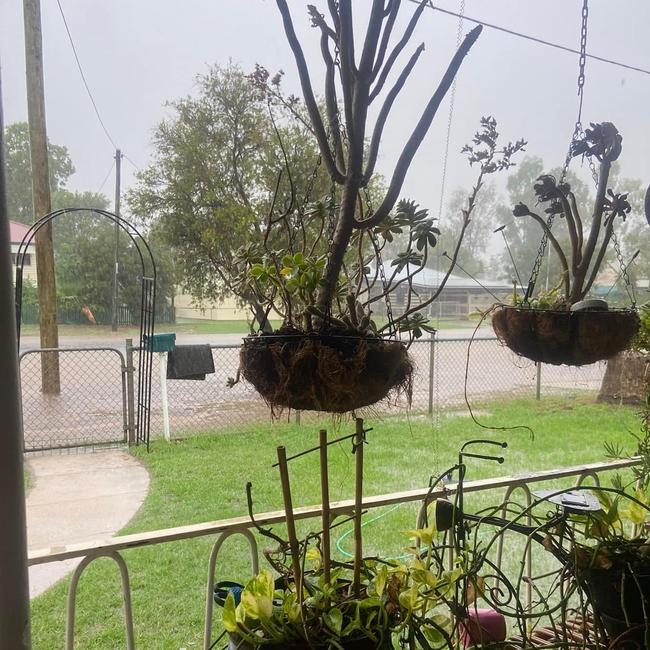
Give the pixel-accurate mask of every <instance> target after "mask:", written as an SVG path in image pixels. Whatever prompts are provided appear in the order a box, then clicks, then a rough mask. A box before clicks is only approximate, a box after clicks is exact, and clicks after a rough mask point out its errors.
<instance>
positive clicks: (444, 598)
mask: <svg viewBox="0 0 650 650" xmlns="http://www.w3.org/2000/svg"><path fill="white" fill-rule="evenodd" d="M366 433H367V430H365V429H364V428H363V421H362V420H360V419H357V420H356V430H355V433H354V434H352V435H348V436H343V437H340V438H338V439H336V440H331V441H328V438H327V433H326V432H325V431H321V434H320V444H319V446H317V447H315V448H314V449H311V450H308V451H306V452H301V453H299V454H297V455H296V456H294V457H287V455H286V451H285V449H284V447H278V463H277V466H278V468H279V472H280V478H281V483H282V493H283V498H284V505H285V514H286V524H287V539H286V540H285V539H283V538H281V537H279V536H277V535H276V534H275V533H274V532H273V531H271V530H269V529H265V528H262V527H261V526H260V525H259V524H258V523H257V522H256V520H255V516H254V514H253V502H252V486H251V484H250V483H249V484H248V486H247V496H248V508H249V515H250V517H251V521H252V522H253V524H254V526H255V527H256V529H257V531H258V532H259V533H261V534H262V535H263V536H265V537H267V538H269V539H272V540H273V541H274V543H275V544H276V547H275V548H274V549H273V550H267V551H265V556H266V558H267V560H268V561H269V563H270V565H271V566H272V568H273V569H274V572H275V576H277V577H275V576H274V574H273V573H272V572H271V571H269V570H263V571H261V572H260V573H259V574H258V575H256V576H253V577H252V578H251V580H250V581H249V582H248V583H247V584H246V585H245V586H242V587H238V586H236V585H234V583H230V582H226V583H219V584H218V585H217V586H216V590H217V591H218V592H219V598H218V599H217V598H215V600H217V602H219V603H220V604H222V605H223V606H224V613H223V625H224V629H225V632H226V633H227V634H228V636H229V648H231V650H234V649H235V648H238V649H240V650H254V649H256V648H260V647H266V646H268V647H278V648H285V649H289V648H290V649H292V650H302V649H303V648H305V649H307V648H312V649H313V648H320V649H322V650H341V649H351V650H357V649H358V650H365V649H366V648H367V649H375V648H377V649H389V648H393V647H405V648H422V649H424V650H434V649H440V648H451V647H453V644H454V637H455V635H456V633H457V632H458V630H459V628H458V624H459V621H458V619H457V616H456V614H457V612H459V611H461V609H463V607H461V606H460V605H459V600H458V594H459V593H463V597H464V595H465V592H462V590H461V589H460V587H461V585H463V584H465V583H466V582H467V579H468V576H467V574H466V571H465V567H464V566H463V562H462V559H459V560H458V561H457V563H456V565H455V566H453V567H452V568H449V567H448V566H447V563H446V561H445V560H444V559H443V557H442V555H441V553H440V549H439V548H438V547H437V546H436V544H435V543H434V537H435V535H436V533H437V532H438V531H440V530H448V529H449V528H451V527H452V525H454V518H453V507H451V506H450V504H446V505H447V507H446V508H445V507H441V508H440V509H438V508H436V512H435V516H434V517H433V521H432V523H431V524H429V523H428V522H427V525H426V526H425V527H423V528H421V529H417V530H413V531H408V532H407V535H408V536H409V537H411V538H412V539H414V540H415V541H416V543H415V545H413V546H412V547H411V548H409V549H408V550H409V551H410V557H411V559H410V560H403V559H398V560H389V559H382V558H379V557H367V556H364V555H363V550H362V549H363V540H362V526H361V514H362V501H361V494H362V487H363V480H362V478H363V477H362V475H363V453H364V452H363V448H364V444H365V443H366V442H367V441H366ZM350 439H351V440H352V442H353V453H354V455H355V495H354V509H353V511H352V515H351V517H350V518H345V519H344V520H343V521H342V522H337V523H333V517H332V511H331V509H330V501H329V477H328V470H327V458H328V454H327V450H328V447H329V446H330V445H332V444H338V443H340V442H341V441H344V440H350ZM311 451H319V452H320V470H321V471H320V477H321V491H322V495H323V501H322V514H321V525H322V529H321V530H320V531H318V532H316V533H312V534H309V535H307V536H305V537H304V538H302V539H299V538H298V537H297V535H296V530H295V514H294V509H293V505H292V495H291V485H290V477H289V463H290V461H291V460H292V458H296V457H299V456H303V455H305V454H306V453H310V452H311ZM350 519H352V521H353V523H354V557H353V560H352V561H351V562H338V561H335V560H333V559H332V558H331V556H330V536H331V530H332V528H333V527H334V526H336V525H340V524H341V523H345V522H347V521H349V520H350ZM421 544H423V545H426V547H423V548H424V550H423V548H421ZM473 593H474V594H475V596H476V594H477V593H478V591H477V589H474V590H473Z"/></svg>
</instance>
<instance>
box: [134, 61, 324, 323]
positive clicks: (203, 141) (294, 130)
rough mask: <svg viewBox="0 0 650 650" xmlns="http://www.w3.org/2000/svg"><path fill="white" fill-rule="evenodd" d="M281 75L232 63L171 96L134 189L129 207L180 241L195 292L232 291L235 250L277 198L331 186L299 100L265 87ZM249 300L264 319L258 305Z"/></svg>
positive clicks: (176, 244) (282, 200)
mask: <svg viewBox="0 0 650 650" xmlns="http://www.w3.org/2000/svg"><path fill="white" fill-rule="evenodd" d="M280 79H281V75H278V76H275V77H273V78H270V77H269V75H268V73H267V72H266V71H265V70H264V69H263V68H261V67H258V68H257V69H256V71H255V81H256V83H253V81H254V80H253V79H251V78H250V77H249V76H247V75H246V74H245V73H244V71H243V70H242V69H241V68H240V67H239V66H237V65H235V64H232V63H230V64H228V65H227V66H225V67H220V66H216V65H215V66H213V67H211V68H210V69H209V70H208V72H207V73H206V74H205V75H199V76H198V77H197V82H198V87H199V93H198V96H196V97H186V98H184V99H181V100H179V101H175V102H172V103H171V104H170V106H171V108H172V109H173V112H174V114H173V116H172V117H171V118H170V119H168V120H166V121H164V122H162V123H161V124H159V125H158V127H157V129H156V131H155V135H154V155H153V162H152V163H151V164H150V165H149V167H148V168H147V169H145V170H144V171H143V172H141V173H140V174H139V175H138V185H137V187H136V188H135V189H133V190H131V191H130V192H129V193H128V195H127V202H128V205H129V207H130V209H131V211H132V212H133V213H134V214H135V215H137V217H138V218H139V219H140V220H141V221H142V222H144V223H146V224H155V228H156V229H157V231H158V232H159V233H160V236H161V237H162V238H163V239H164V240H165V241H166V242H167V244H168V245H169V246H171V247H172V248H173V250H174V256H175V259H176V265H177V271H178V277H179V281H180V282H181V284H182V285H183V287H184V288H185V289H186V290H187V291H188V292H189V293H190V294H191V295H192V296H193V298H194V299H195V300H196V301H197V302H202V301H217V300H219V299H221V298H223V297H224V296H225V295H228V294H229V293H230V290H231V286H232V283H233V282H234V281H235V280H234V276H235V275H236V273H235V270H236V268H235V267H236V262H235V252H236V251H237V250H238V249H240V248H242V247H245V246H248V245H249V244H250V243H251V242H252V241H261V240H262V237H263V231H264V229H265V228H266V219H267V214H268V213H269V210H270V207H271V204H272V202H275V205H276V206H287V205H288V204H289V203H290V202H291V200H292V198H293V199H295V201H298V202H303V203H304V202H306V201H312V200H313V201H316V200H317V199H320V198H322V197H323V196H325V195H327V194H328V193H329V191H330V182H329V178H328V176H327V173H326V171H325V169H324V168H323V167H322V166H321V165H320V164H319V163H320V157H319V152H318V149H317V146H316V142H315V139H314V137H313V136H312V134H311V131H310V128H309V127H308V126H307V124H306V122H305V120H304V119H300V113H299V110H300V109H299V108H296V106H295V104H296V101H297V100H296V101H294V100H291V99H290V100H289V101H291V102H292V104H293V105H292V106H291V109H289V108H288V107H287V106H285V105H283V104H282V103H280V102H274V101H272V99H271V98H270V97H269V96H268V95H267V94H266V93H264V92H261V91H260V82H263V83H267V82H268V83H269V85H270V86H271V87H273V88H276V89H277V88H279V84H280ZM283 169H284V170H287V171H285V173H284V174H283V175H282V177H279V176H278V173H279V171H280V170H283ZM276 189H277V193H276ZM273 236H274V237H284V238H286V237H289V238H291V237H299V236H300V233H299V232H289V233H287V232H284V231H283V232H281V233H277V232H276V233H274V235H273ZM248 302H249V304H250V306H251V307H252V309H253V313H254V316H255V317H256V318H257V320H258V322H261V319H262V317H263V315H262V312H261V310H260V308H259V305H257V304H256V303H255V301H254V300H253V298H252V297H249V300H248Z"/></svg>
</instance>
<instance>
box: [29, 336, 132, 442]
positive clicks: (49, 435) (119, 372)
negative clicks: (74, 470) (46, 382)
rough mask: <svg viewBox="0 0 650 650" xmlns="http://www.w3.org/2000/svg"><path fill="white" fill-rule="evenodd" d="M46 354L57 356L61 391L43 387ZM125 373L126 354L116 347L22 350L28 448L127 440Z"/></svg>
mask: <svg viewBox="0 0 650 650" xmlns="http://www.w3.org/2000/svg"><path fill="white" fill-rule="evenodd" d="M46 355H50V356H56V357H58V365H59V378H60V392H59V393H58V394H47V393H44V392H43V390H42V385H43V379H44V377H43V372H44V369H46V368H47V367H48V365H47V364H43V360H44V358H45V356H46ZM126 374H127V373H126V364H125V359H124V355H123V354H122V352H120V351H119V350H117V349H114V348H59V349H57V350H53V351H44V350H28V351H26V352H23V353H22V354H21V355H20V380H21V390H22V404H23V428H24V431H25V434H24V435H25V450H26V451H38V450H47V449H54V448H64V447H80V446H95V445H106V444H117V443H122V444H123V443H125V442H126V441H127V431H128V411H127V401H126V397H127V382H126ZM46 379H47V378H46Z"/></svg>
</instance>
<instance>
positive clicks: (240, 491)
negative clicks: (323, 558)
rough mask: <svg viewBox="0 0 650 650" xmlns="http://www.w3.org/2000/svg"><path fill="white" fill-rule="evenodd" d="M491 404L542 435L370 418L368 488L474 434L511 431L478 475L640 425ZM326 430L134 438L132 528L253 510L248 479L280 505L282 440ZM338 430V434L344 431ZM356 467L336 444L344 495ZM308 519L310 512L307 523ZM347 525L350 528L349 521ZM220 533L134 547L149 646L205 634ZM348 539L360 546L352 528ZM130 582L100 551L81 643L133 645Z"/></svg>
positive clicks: (397, 516)
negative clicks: (145, 474)
mask: <svg viewBox="0 0 650 650" xmlns="http://www.w3.org/2000/svg"><path fill="white" fill-rule="evenodd" d="M482 411H484V416H483V419H484V420H485V422H486V423H489V424H490V425H492V426H506V425H514V424H528V425H529V426H531V427H532V428H533V429H534V432H535V437H534V439H531V437H530V435H529V433H528V432H526V431H524V430H515V431H508V432H498V431H497V432H490V431H485V430H483V429H480V428H479V427H477V426H476V425H475V424H473V423H472V421H471V420H470V419H469V418H467V417H462V416H457V415H456V416H447V417H445V416H443V417H442V418H441V420H440V428H439V430H436V429H435V427H434V426H432V423H431V422H430V421H428V420H426V419H422V418H419V417H418V418H413V419H412V420H411V421H410V422H409V421H408V420H407V418H406V417H404V416H401V417H394V418H388V419H384V420H378V419H373V418H368V419H367V424H368V425H369V426H372V427H374V428H373V431H371V432H370V433H369V434H368V440H369V444H368V445H367V446H366V447H365V486H364V492H365V494H367V495H370V494H380V493H386V492H391V491H398V490H407V489H410V488H416V487H424V486H425V485H426V484H427V482H428V479H429V476H430V475H431V474H432V473H437V472H439V471H441V470H442V469H444V468H445V467H447V466H448V465H450V464H452V463H453V462H454V461H455V458H456V456H457V450H458V448H459V446H460V444H461V443H462V442H464V441H466V440H468V439H470V438H476V437H480V438H490V439H495V440H507V441H508V443H509V448H508V450H507V452H506V463H505V464H504V465H497V464H496V463H487V462H483V461H476V462H474V463H472V464H471V466H470V468H469V474H468V479H470V480H471V479H475V478H481V477H485V476H490V475H500V474H516V473H522V472H527V471H531V470H534V469H542V468H552V467H559V466H563V465H571V464H580V463H586V462H593V461H597V460H602V459H603V456H604V453H603V442H604V441H606V440H610V441H619V442H622V443H625V444H628V443H629V439H630V436H629V433H627V431H628V430H629V429H630V428H636V415H635V412H634V409H630V408H625V407H611V406H602V405H595V404H591V403H589V401H588V399H587V398H581V399H577V400H569V401H567V400H558V401H554V400H549V399H546V400H543V401H541V402H535V401H532V400H517V401H512V402H509V403H499V404H496V403H495V404H487V405H483V407H482ZM329 428H330V429H332V424H331V423H330V424H329ZM351 430H352V427H351V425H350V423H344V424H342V425H341V428H340V432H345V433H348V432H351ZM317 432H318V425H317V424H314V425H311V424H310V425H304V424H303V425H302V427H299V426H297V425H290V424H279V423H278V424H275V425H268V426H258V427H256V428H255V429H254V430H251V431H250V433H248V434H246V435H245V434H242V433H237V434H235V433H220V434H218V435H212V436H206V435H202V436H201V437H196V438H190V439H186V440H183V441H182V442H176V443H171V444H166V443H164V442H156V443H154V444H153V446H152V452H151V453H150V454H147V453H146V452H145V451H144V450H143V449H136V450H134V453H135V454H136V455H137V456H138V457H139V458H140V460H141V461H142V462H143V463H144V464H145V465H146V466H147V468H148V469H149V472H150V474H151V488H150V493H149V496H148V497H147V499H146V501H145V503H144V505H143V507H142V508H141V510H140V512H139V513H138V514H137V516H136V517H135V518H134V520H133V521H132V522H131V523H130V524H129V525H128V526H127V527H126V528H125V529H124V530H123V531H122V532H124V533H133V532H141V531H148V530H153V529H158V528H165V527H170V526H177V525H183V524H189V523H195V522H201V521H207V520H213V519H222V518H226V517H232V516H236V515H241V514H244V513H245V489H244V488H245V484H246V481H248V480H251V481H252V482H253V485H254V499H255V507H256V510H257V511H263V510H269V509H278V508H280V507H281V496H280V488H279V480H278V476H277V470H274V469H272V468H271V464H272V463H273V462H274V460H275V448H276V446H277V445H279V444H283V445H285V446H286V447H287V450H288V452H289V454H293V453H296V452H299V451H301V450H303V449H305V448H307V447H310V446H312V445H313V444H314V443H315V442H316V440H317ZM331 435H336V433H335V431H333V430H332V431H331ZM317 463H318V459H317V455H313V454H312V455H310V456H305V457H303V458H300V459H298V460H296V461H294V462H293V463H292V465H291V469H292V485H293V490H294V505H308V504H313V503H318V501H319V483H318V480H317V477H318V469H317ZM353 472H354V460H353V457H352V456H351V454H350V444H349V443H345V444H344V443H341V444H339V445H337V446H334V447H333V448H332V450H331V477H332V478H331V486H332V488H331V490H332V499H340V498H347V497H350V496H351V495H352V485H353ZM497 498H498V496H494V497H492V501H486V500H488V499H490V497H489V496H484V497H482V500H481V501H480V503H486V502H487V503H490V502H493V503H496V502H498V501H495V499H497ZM478 503H479V501H477V500H474V501H473V504H476V505H478ZM415 512H416V506H415V505H408V506H406V505H405V506H400V507H398V508H388V509H385V510H383V511H382V514H383V515H384V516H383V517H382V518H381V519H379V520H377V521H373V522H371V523H369V524H368V525H367V526H366V528H365V538H364V539H365V545H366V550H367V551H368V552H370V553H373V552H380V553H382V554H383V555H384V556H393V555H395V554H399V553H400V552H401V548H402V547H403V546H404V545H405V544H406V538H405V537H403V536H402V535H401V533H400V531H403V530H405V529H407V528H412V527H413V524H414V518H415ZM376 514H377V512H373V513H372V515H370V516H368V518H370V517H373V518H374V516H375V515H376ZM307 525H308V524H307V523H304V524H303V528H304V527H306V526H307ZM340 532H341V534H342V533H344V532H345V527H343V528H342V529H341V530H340ZM213 542H214V540H213V539H195V540H188V541H183V542H173V543H169V544H165V545H160V546H152V547H146V548H142V549H135V550H131V551H127V552H125V553H124V555H125V557H126V560H127V563H128V566H129V570H130V574H131V581H132V582H131V584H132V593H133V607H134V612H135V631H136V636H137V646H138V648H142V649H143V650H149V649H154V650H159V649H161V650H167V649H169V650H179V649H180V648H185V649H187V650H189V649H190V648H199V647H200V646H201V638H202V628H203V606H204V605H203V603H204V600H203V599H204V593H205V578H206V568H207V558H208V555H209V552H210V548H211V544H212V543H213ZM340 545H341V548H342V549H343V550H349V548H350V539H349V537H347V538H345V539H343V540H342V541H341V544H340ZM261 546H262V548H263V547H264V546H265V544H264V543H262V545H261ZM248 571H249V569H248V566H247V562H246V551H245V549H244V547H243V546H242V544H241V542H239V541H238V540H237V537H235V538H233V539H232V540H230V541H229V542H228V543H226V545H225V546H224V549H223V556H222V558H221V560H220V563H219V565H218V567H217V572H218V578H217V579H227V578H228V579H240V580H245V579H246V576H247V574H248ZM118 586H119V578H118V574H117V570H116V567H115V566H114V565H113V564H111V563H110V562H109V561H108V560H99V561H97V562H95V563H94V564H93V565H92V566H91V567H89V569H88V570H87V571H86V572H85V574H84V576H83V578H82V580H81V583H80V590H79V598H78V603H79V606H78V610H77V630H78V636H79V641H78V644H77V646H76V647H79V648H84V649H91V648H92V649H98V648H102V649H106V650H112V649H114V648H118V647H124V641H123V632H122V629H123V628H122V627H121V599H120V595H119V588H118ZM67 589H68V580H67V579H66V580H64V581H62V582H61V583H59V584H58V585H56V586H55V587H53V588H52V589H50V590H49V591H48V592H47V593H45V594H44V595H42V596H41V597H39V598H37V599H36V600H35V601H34V602H33V609H32V630H33V638H34V647H35V648H36V649H37V650H40V649H46V650H50V649H58V648H61V647H63V639H64V621H65V598H66V594H67ZM217 613H218V612H217Z"/></svg>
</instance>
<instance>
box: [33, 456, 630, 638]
mask: <svg viewBox="0 0 650 650" xmlns="http://www.w3.org/2000/svg"><path fill="white" fill-rule="evenodd" d="M638 463H639V461H638V460H637V459H629V460H615V461H609V462H603V463H591V464H587V465H577V466H572V467H563V468H559V469H552V470H544V471H539V472H531V473H527V474H520V475H515V476H501V477H497V478H490V479H481V480H476V481H467V482H465V484H464V492H465V493H473V492H483V491H487V490H495V489H500V488H505V489H506V494H507V496H508V497H509V496H510V495H511V494H512V493H513V492H514V491H516V490H522V491H523V493H524V496H525V499H526V501H527V502H530V501H531V500H532V496H531V490H530V487H529V486H530V485H532V484H535V483H540V482H543V481H550V480H559V479H564V478H575V479H576V484H578V485H581V484H582V483H583V482H584V481H585V480H586V479H587V478H591V479H593V480H594V481H595V483H596V484H598V483H599V478H598V475H599V474H600V473H601V472H607V471H616V470H622V469H626V468H629V467H632V466H634V465H637V464H638ZM455 491H456V485H455V484H453V483H451V484H446V485H445V486H444V488H441V489H439V490H436V491H434V492H430V491H429V488H419V489H416V490H408V491H405V492H393V493H390V494H382V495H376V496H370V497H365V498H364V499H363V502H362V508H363V510H364V511H367V510H370V509H373V508H381V507H383V506H390V505H395V504H402V503H413V502H418V501H423V500H424V499H425V498H427V497H428V498H429V499H436V498H441V497H448V496H450V495H453V494H454V492H455ZM353 511H354V501H353V500H352V499H349V500H344V501H337V502H333V503H332V504H331V505H330V513H331V516H332V517H333V518H334V517H338V516H341V515H350V514H352V512H353ZM321 514H322V510H321V507H320V506H319V505H314V506H307V507H302V508H296V509H295V510H294V517H295V518H296V519H312V518H316V517H320V516H321ZM255 521H256V523H257V525H261V526H268V525H272V524H281V523H284V522H285V513H284V511H283V510H277V511H273V512H265V513H261V514H256V515H255ZM253 528H254V526H253V523H252V522H251V520H250V518H249V517H248V516H243V517H234V518H231V519H222V520H217V521H208V522H204V523H200V524H190V525H186V526H178V527H176V528H165V529H161V530H154V531H149V532H146V533H135V534H131V535H121V536H117V537H111V538H109V539H106V540H96V541H93V542H86V543H82V544H69V545H65V546H57V547H52V548H48V549H41V550H37V551H32V552H31V553H30V554H29V560H28V563H29V566H36V565H39V564H47V563H50V562H58V561H60V560H68V559H73V558H81V562H80V563H79V565H78V566H77V567H76V569H75V570H74V572H73V574H72V579H71V582H70V589H69V593H68V603H67V619H66V645H65V648H66V650H73V647H74V633H75V630H74V628H75V607H76V596H77V585H78V582H79V578H80V576H81V574H82V573H83V571H84V570H85V568H86V567H87V566H88V565H89V564H90V563H91V562H93V561H94V560H96V559H97V558H100V557H110V558H112V559H113V560H114V561H115V562H116V563H117V565H118V567H119V570H120V575H121V586H122V587H121V588H122V597H123V601H124V625H125V631H126V641H127V648H128V650H134V648H135V640H134V632H133V630H134V626H133V613H132V608H131V591H130V584H129V574H128V568H127V565H126V562H125V561H124V558H123V557H122V555H120V552H121V551H124V550H126V549H134V548H140V547H143V546H150V545H153V544H164V543H166V542H173V541H179V540H184V539H192V538H195V537H206V536H208V535H217V539H216V541H215V543H214V545H213V546H212V550H211V552H210V556H209V558H208V581H207V589H206V597H205V625H204V642H203V647H204V650H208V648H210V645H211V642H212V639H211V637H212V613H213V600H212V598H213V586H214V578H215V572H216V563H217V559H218V555H219V551H220V549H221V546H222V545H223V542H224V541H225V540H226V539H227V538H229V537H231V536H233V535H242V536H243V537H244V538H245V539H246V541H247V543H248V545H249V548H250V553H251V572H252V573H253V574H254V573H257V571H258V565H259V553H258V547H257V541H256V539H255V535H254V534H253V532H252V530H251V529H253ZM502 551H503V549H502V546H500V547H499V549H498V559H497V561H498V562H500V561H501V556H502ZM526 564H527V565H528V566H527V569H528V572H529V573H530V574H531V575H532V573H531V571H532V567H531V560H530V555H528V557H527V559H526ZM528 598H530V594H528Z"/></svg>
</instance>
